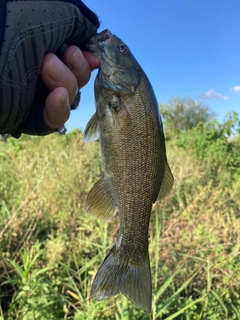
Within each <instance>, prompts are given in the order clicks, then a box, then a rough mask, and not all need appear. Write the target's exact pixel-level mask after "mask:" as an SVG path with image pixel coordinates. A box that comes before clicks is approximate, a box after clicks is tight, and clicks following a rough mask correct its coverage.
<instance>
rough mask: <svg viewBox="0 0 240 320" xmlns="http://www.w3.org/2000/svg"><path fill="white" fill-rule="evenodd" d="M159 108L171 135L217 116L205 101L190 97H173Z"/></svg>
mask: <svg viewBox="0 0 240 320" xmlns="http://www.w3.org/2000/svg"><path fill="white" fill-rule="evenodd" d="M159 108H160V111H161V115H162V117H163V119H164V122H165V123H164V124H165V127H166V128H167V134H168V135H170V136H171V137H174V136H175V135H177V134H179V132H182V131H186V130H190V129H192V128H194V127H196V126H197V124H198V123H201V122H202V123H206V122H208V121H210V120H213V119H214V118H215V114H214V113H213V112H211V111H210V109H209V107H208V106H207V105H205V104H204V102H202V101H196V100H193V99H191V98H189V97H184V98H179V97H173V98H172V99H171V101H170V102H169V103H164V104H160V106H159Z"/></svg>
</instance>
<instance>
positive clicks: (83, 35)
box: [0, 0, 99, 138]
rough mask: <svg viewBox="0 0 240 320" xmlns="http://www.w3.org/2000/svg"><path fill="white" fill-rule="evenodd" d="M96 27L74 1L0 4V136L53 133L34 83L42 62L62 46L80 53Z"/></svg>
mask: <svg viewBox="0 0 240 320" xmlns="http://www.w3.org/2000/svg"><path fill="white" fill-rule="evenodd" d="M98 27H99V21H98V18H97V16H96V15H95V14H94V13H93V12H92V11H91V10H90V9H88V8H87V7H86V6H85V5H84V4H83V3H82V2H81V1H80V0H42V1H40V0H21V1H19V0H15V1H12V0H11V1H8V0H7V1H6V0H0V133H10V134H11V135H12V136H14V137H16V138H18V137H20V135H21V133H27V134H31V135H46V134H49V133H51V132H54V131H56V130H54V129H51V128H49V127H48V126H47V125H46V124H45V122H44V119H43V109H44V102H45V99H46V97H47V95H48V93H49V91H48V90H47V88H46V87H45V86H44V84H43V83H42V81H41V80H40V78H39V74H40V67H41V64H42V60H43V57H44V55H45V54H47V53H56V54H58V52H59V50H60V51H61V47H62V46H63V45H77V46H79V47H81V46H82V45H83V44H84V43H85V42H87V40H88V39H89V38H90V37H91V36H92V35H93V34H94V33H95V32H96V30H97V28H98ZM77 99H78V97H77ZM76 104H77V101H75V102H74V105H76Z"/></svg>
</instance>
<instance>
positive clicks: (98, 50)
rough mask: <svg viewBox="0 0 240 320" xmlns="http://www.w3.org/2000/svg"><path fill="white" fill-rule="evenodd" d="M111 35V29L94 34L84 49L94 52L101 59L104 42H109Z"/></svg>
mask: <svg viewBox="0 0 240 320" xmlns="http://www.w3.org/2000/svg"><path fill="white" fill-rule="evenodd" d="M111 37H112V33H111V31H110V30H108V29H105V30H103V31H101V32H100V33H96V34H94V35H93V36H92V37H91V38H90V40H89V41H88V42H87V43H86V44H85V45H84V47H83V48H82V49H83V50H86V51H88V52H90V53H92V54H93V55H94V56H95V57H97V58H99V59H101V57H102V51H103V49H102V47H101V46H102V45H103V44H107V43H108V41H109V40H110V38H111Z"/></svg>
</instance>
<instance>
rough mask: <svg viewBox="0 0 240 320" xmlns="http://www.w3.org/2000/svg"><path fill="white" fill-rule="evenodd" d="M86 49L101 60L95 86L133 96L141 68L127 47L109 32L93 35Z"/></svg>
mask: <svg viewBox="0 0 240 320" xmlns="http://www.w3.org/2000/svg"><path fill="white" fill-rule="evenodd" d="M86 49H87V50H88V51H90V52H91V53H92V54H93V55H95V56H96V57H98V58H100V59H101V65H100V68H99V71H98V75H97V78H96V82H97V86H98V87H103V88H105V89H107V90H110V91H114V92H115V93H122V94H124V95H131V94H134V92H135V90H136V88H137V87H138V85H139V83H140V80H141V72H140V70H141V68H140V66H139V64H138V62H137V61H136V59H135V58H134V56H133V55H132V53H131V51H130V49H129V47H128V46H127V45H126V44H125V43H124V42H123V41H122V40H121V39H119V38H118V37H117V36H115V35H113V34H112V33H111V32H110V31H109V30H104V31H102V32H101V33H98V34H96V35H94V36H93V37H92V38H91V39H90V41H89V43H88V44H87V45H86Z"/></svg>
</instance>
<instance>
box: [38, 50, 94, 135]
mask: <svg viewBox="0 0 240 320" xmlns="http://www.w3.org/2000/svg"><path fill="white" fill-rule="evenodd" d="M99 65H100V59H98V58H96V57H95V56H93V55H91V54H90V53H88V52H82V51H81V50H80V49H79V48H78V47H76V46H70V47H68V48H67V49H66V50H65V52H64V54H63V57H62V60H60V59H59V58H58V57H57V56H56V55H54V54H51V53H49V54H47V55H46V56H45V57H44V59H43V62H42V66H41V79H42V81H43V83H44V84H45V85H46V87H47V88H48V89H49V90H50V93H49V95H48V97H47V98H46V101H45V108H44V110H43V113H44V121H45V123H46V124H47V126H48V127H50V128H52V129H57V128H59V127H61V126H62V125H63V124H64V123H65V122H66V121H67V120H68V118H69V116H70V105H71V104H72V103H73V102H74V100H75V98H76V95H77V92H78V90H79V89H81V88H82V87H83V86H84V85H85V84H86V83H87V82H88V80H89V79H90V76H91V71H92V70H93V69H96V68H98V67H99Z"/></svg>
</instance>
